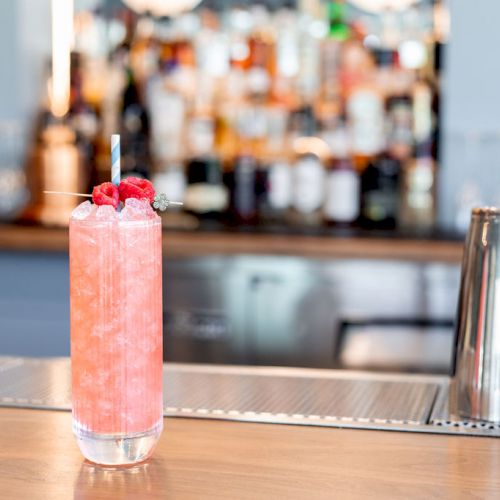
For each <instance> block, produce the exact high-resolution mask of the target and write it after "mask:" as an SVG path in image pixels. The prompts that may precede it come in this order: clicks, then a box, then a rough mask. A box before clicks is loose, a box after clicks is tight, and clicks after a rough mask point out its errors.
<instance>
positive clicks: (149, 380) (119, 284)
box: [69, 199, 163, 464]
mask: <svg viewBox="0 0 500 500" xmlns="http://www.w3.org/2000/svg"><path fill="white" fill-rule="evenodd" d="M69 235H70V309H71V366H72V403H73V431H74V433H75V435H76V437H77V440H78V444H79V446H80V449H81V451H82V453H83V455H84V456H85V457H86V458H87V459H89V460H91V461H93V462H96V463H101V464H125V463H134V462H139V461H141V460H144V459H145V458H147V457H148V456H149V455H150V454H151V453H152V451H153V448H154V446H155V444H156V442H157V441H158V438H159V436H160V433H161V431H162V427H163V401H162V399H163V391H162V252H161V249H162V246H161V245H162V243H161V221H160V217H158V215H157V214H156V213H155V212H154V211H153V210H152V209H151V207H150V206H149V204H148V203H147V202H142V201H140V200H135V199H132V200H127V202H126V205H125V207H124V208H123V210H122V211H121V212H120V213H119V212H116V211H115V210H114V208H113V207H111V206H109V205H104V206H100V207H97V206H96V205H91V204H90V203H89V202H85V203H83V204H82V205H80V206H79V207H78V208H77V209H76V210H75V211H74V212H73V216H72V217H71V220H70V229H69Z"/></svg>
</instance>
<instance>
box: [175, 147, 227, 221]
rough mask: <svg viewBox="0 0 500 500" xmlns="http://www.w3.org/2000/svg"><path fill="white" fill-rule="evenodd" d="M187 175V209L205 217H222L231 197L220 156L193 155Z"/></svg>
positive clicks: (185, 199)
mask: <svg viewBox="0 0 500 500" xmlns="http://www.w3.org/2000/svg"><path fill="white" fill-rule="evenodd" d="M186 177H187V179H186V180H187V185H186V193H185V198H184V208H185V210H187V211H188V212H190V213H192V214H194V215H196V216H197V217H200V218H203V219H220V218H221V217H222V214H223V213H224V211H225V210H226V209H227V206H228V201H229V197H228V193H227V188H226V187H225V186H224V184H223V179H222V168H221V164H220V162H219V160H218V158H217V157H216V156H214V155H208V154H207V155H203V156H195V157H191V158H190V159H189V160H188V162H187V167H186Z"/></svg>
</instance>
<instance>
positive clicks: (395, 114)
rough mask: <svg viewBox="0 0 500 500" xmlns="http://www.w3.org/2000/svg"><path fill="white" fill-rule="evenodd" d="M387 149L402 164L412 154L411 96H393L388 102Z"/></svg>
mask: <svg viewBox="0 0 500 500" xmlns="http://www.w3.org/2000/svg"><path fill="white" fill-rule="evenodd" d="M386 108H387V115H386V134H387V139H386V141H387V149H389V150H390V151H391V153H392V155H393V156H395V157H397V158H398V159H399V160H400V161H401V162H404V161H406V160H407V159H408V158H409V157H410V156H411V154H412V149H413V144H414V134H413V111H412V100H411V97H410V96H409V95H393V96H390V97H389V98H388V99H387V102H386Z"/></svg>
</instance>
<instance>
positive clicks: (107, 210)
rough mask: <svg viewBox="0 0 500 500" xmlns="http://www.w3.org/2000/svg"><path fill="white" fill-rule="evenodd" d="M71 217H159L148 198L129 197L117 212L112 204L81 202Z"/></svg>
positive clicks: (128, 218)
mask: <svg viewBox="0 0 500 500" xmlns="http://www.w3.org/2000/svg"><path fill="white" fill-rule="evenodd" d="M71 217H72V218H73V219H76V220H100V221H105V220H113V219H114V220H122V221H139V220H144V219H155V218H156V217H158V215H157V213H156V212H155V211H154V210H153V208H152V207H151V205H150V203H149V201H148V200H146V199H144V200H138V199H136V198H128V199H127V200H126V201H125V206H124V207H123V208H122V210H121V212H117V211H116V210H115V209H114V208H113V207H112V206H111V205H100V206H97V205H94V204H92V203H91V202H90V201H88V200H87V201H84V202H83V203H80V205H78V206H77V207H76V208H75V209H74V210H73V212H72V213H71Z"/></svg>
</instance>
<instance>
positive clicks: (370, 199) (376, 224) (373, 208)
mask: <svg viewBox="0 0 500 500" xmlns="http://www.w3.org/2000/svg"><path fill="white" fill-rule="evenodd" d="M400 170H401V162H400V161H399V160H398V159H397V158H396V157H394V156H392V155H391V154H390V153H389V152H385V153H382V154H380V155H378V156H376V157H375V158H374V159H373V160H372V161H371V162H370V163H369V164H368V166H367V167H366V169H365V170H364V171H363V173H362V174H361V214H360V222H361V225H362V226H363V227H366V228H368V229H394V228H395V227H396V220H397V214H398V208H399V207H398V205H399V183H400Z"/></svg>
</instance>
